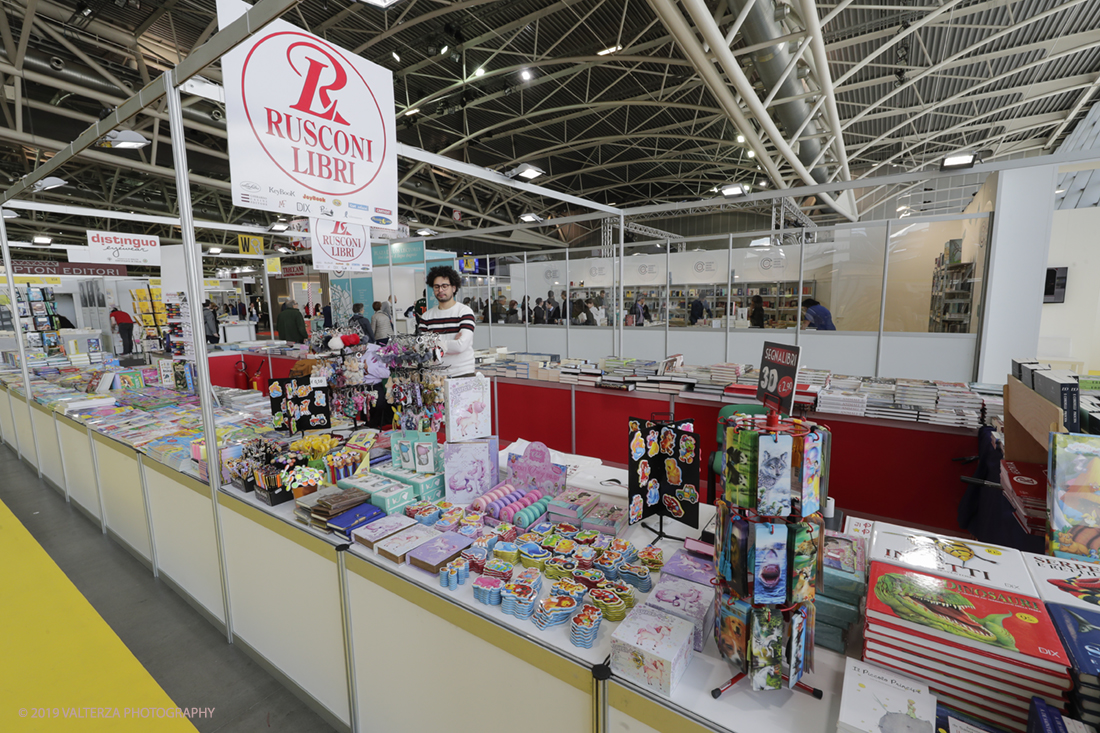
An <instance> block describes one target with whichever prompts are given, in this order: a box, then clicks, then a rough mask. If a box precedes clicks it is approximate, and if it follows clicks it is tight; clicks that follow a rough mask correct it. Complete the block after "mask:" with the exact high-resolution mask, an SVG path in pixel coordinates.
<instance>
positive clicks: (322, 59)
mask: <svg viewBox="0 0 1100 733" xmlns="http://www.w3.org/2000/svg"><path fill="white" fill-rule="evenodd" d="M291 78H297V79H298V82H297V85H296V86H293V87H289V88H288V85H287V84H285V83H279V82H278V80H280V79H291ZM241 97H242V99H243V101H244V109H245V114H246V115H247V117H248V122H249V125H250V126H251V128H252V133H253V134H254V135H255V136H256V140H257V141H259V143H260V145H261V147H263V149H264V152H265V153H267V156H268V157H269V158H271V160H272V162H274V163H275V165H277V166H279V168H280V169H281V170H282V171H283V172H284V173H286V174H287V175H288V176H290V177H291V178H293V179H294V180H295V181H297V182H298V183H300V184H302V185H303V186H305V187H306V188H308V189H310V190H311V191H314V192H316V193H319V194H324V195H326V196H350V195H351V194H353V193H355V192H357V191H361V190H363V189H364V188H366V187H367V186H368V185H370V184H371V182H373V181H374V179H375V178H376V177H377V176H378V174H379V172H380V171H381V169H382V161H383V160H385V157H386V155H387V153H388V151H387V150H386V122H385V117H384V116H383V114H382V110H381V108H380V107H379V106H378V100H377V99H376V98H375V96H374V92H373V91H372V90H371V88H370V85H369V84H368V83H367V81H366V79H364V78H363V76H362V74H360V73H359V70H358V69H357V68H356V67H355V65H354V64H353V63H352V62H351V61H350V60H349V59H348V58H347V57H346V56H344V54H343V52H342V51H341V50H340V49H338V48H336V47H335V46H331V45H329V44H327V43H325V42H324V41H322V40H321V39H319V38H315V37H314V36H310V35H307V34H304V33H296V32H293V31H280V32H277V33H272V34H270V35H267V36H265V37H263V38H261V39H260V40H259V41H257V42H256V44H255V45H254V46H253V47H252V49H251V50H250V51H249V52H248V56H247V57H246V58H245V60H244V67H243V69H242V72H241Z"/></svg>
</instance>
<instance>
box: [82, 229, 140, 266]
mask: <svg viewBox="0 0 1100 733" xmlns="http://www.w3.org/2000/svg"><path fill="white" fill-rule="evenodd" d="M68 251H69V260H71V261H74V262H103V263H109V264H113V265H160V237H153V236H148V235H145V234H117V233H115V232H99V231H93V230H90V229H89V230H88V246H87V247H69V248H68Z"/></svg>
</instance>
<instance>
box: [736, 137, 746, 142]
mask: <svg viewBox="0 0 1100 733" xmlns="http://www.w3.org/2000/svg"><path fill="white" fill-rule="evenodd" d="M737 142H739V143H744V142H745V136H744V135H738V136H737Z"/></svg>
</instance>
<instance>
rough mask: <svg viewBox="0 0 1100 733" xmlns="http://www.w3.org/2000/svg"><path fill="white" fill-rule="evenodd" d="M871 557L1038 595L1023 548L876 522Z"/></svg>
mask: <svg viewBox="0 0 1100 733" xmlns="http://www.w3.org/2000/svg"><path fill="white" fill-rule="evenodd" d="M870 559H871V560H872V561H876V560H877V561H879V562H887V563H891V564H893V565H902V566H905V567H909V568H913V569H914V570H921V571H924V572H926V573H932V574H933V575H939V576H942V577H945V578H953V579H955V580H959V581H961V582H964V583H976V584H977V585H984V586H988V587H990V588H996V589H998V590H1005V591H1009V592H1010V593H1019V594H1021V595H1025V596H1032V597H1034V596H1037V595H1038V592H1037V591H1036V590H1035V585H1034V584H1033V583H1032V582H1031V574H1030V573H1029V572H1028V570H1027V565H1026V564H1025V563H1024V558H1023V555H1022V553H1021V552H1020V551H1019V550H1014V549H1012V548H1011V547H1000V546H998V545H987V544H984V543H981V542H977V541H975V540H963V539H960V538H958V537H948V536H946V535H939V534H933V533H931V532H922V531H921V530H918V529H912V528H911V527H900V526H897V525H894V524H888V523H886V522H875V529H874V534H873V535H872V538H871V552H870Z"/></svg>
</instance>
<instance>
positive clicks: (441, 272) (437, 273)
mask: <svg viewBox="0 0 1100 733" xmlns="http://www.w3.org/2000/svg"><path fill="white" fill-rule="evenodd" d="M437 277H445V278H447V279H448V280H449V281H450V282H451V287H452V288H454V289H455V290H458V289H459V288H460V287H462V277H461V276H460V275H459V274H458V271H457V270H455V268H453V267H448V266H447V265H439V266H437V267H433V268H432V269H430V270H428V280H427V285H428V287H429V288H430V287H431V286H432V285H433V284H434V283H435V279H436V278H437Z"/></svg>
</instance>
